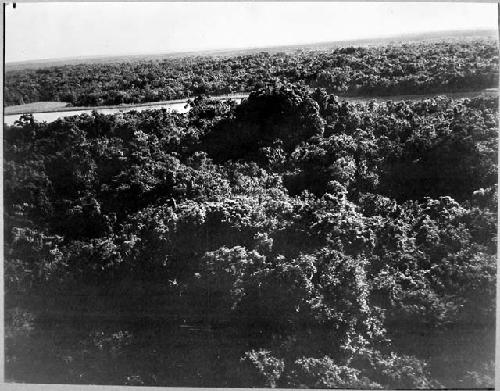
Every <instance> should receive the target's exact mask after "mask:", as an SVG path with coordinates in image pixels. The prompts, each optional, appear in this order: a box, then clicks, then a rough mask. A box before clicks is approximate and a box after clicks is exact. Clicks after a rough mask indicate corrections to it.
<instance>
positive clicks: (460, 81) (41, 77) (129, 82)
mask: <svg viewBox="0 0 500 391" xmlns="http://www.w3.org/2000/svg"><path fill="white" fill-rule="evenodd" d="M276 79H277V80H280V81H282V82H286V81H288V82H292V83H296V82H305V83H306V84H307V85H309V86H311V87H313V88H316V87H321V88H325V89H327V91H328V92H333V93H337V94H338V93H340V94H344V95H357V96H383V95H385V96H388V95H400V94H428V93H435V92H440V93H441V92H447V91H454V92H456V91H471V90H480V89H483V88H491V87H497V86H498V50H497V42H496V41H495V40H492V39H486V38H485V39H471V40H468V41H457V40H449V41H444V42H433V41H429V42H420V43H408V44H401V45H391V46H386V47H349V48H338V49H335V50H323V51H297V52H295V53H276V54H268V53H266V52H262V53H258V54H249V55H242V56H226V57H225V56H221V57H186V58H177V59H166V60H155V61H142V62H129V63H112V64H81V65H72V66H57V67H51V68H43V69H37V70H17V71H8V72H7V73H6V77H5V90H4V104H6V105H15V104H24V103H30V102H37V101H62V102H68V103H70V104H72V105H78V106H96V105H102V104H121V103H140V102H155V101H161V100H171V99H177V98H185V97H191V96H196V95H198V94H204V93H209V94H211V95H217V94H227V93H233V92H244V91H251V90H253V89H254V88H261V87H264V86H265V85H266V84H268V83H270V82H272V81H274V80H276Z"/></svg>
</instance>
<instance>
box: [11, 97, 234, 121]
mask: <svg viewBox="0 0 500 391" xmlns="http://www.w3.org/2000/svg"><path fill="white" fill-rule="evenodd" d="M241 99H242V98H232V100H234V101H236V103H238V104H239V103H241ZM186 105H187V101H184V102H174V103H165V104H151V105H139V106H124V107H113V108H99V107H94V108H89V109H84V110H71V111H54V112H52V113H33V117H34V118H35V120H36V121H39V122H43V121H46V122H52V121H55V120H56V119H58V118H62V117H71V116H75V115H81V114H91V113H92V111H93V110H95V111H97V112H98V113H102V114H114V113H120V112H122V113H125V112H128V111H132V110H135V111H144V110H159V109H166V110H168V111H170V112H174V111H175V112H178V113H186V112H188V111H189V107H186ZM21 115H22V114H9V115H5V116H4V120H3V122H4V123H5V124H7V125H13V124H14V122H15V121H17V120H18V119H19V118H20V117H21Z"/></svg>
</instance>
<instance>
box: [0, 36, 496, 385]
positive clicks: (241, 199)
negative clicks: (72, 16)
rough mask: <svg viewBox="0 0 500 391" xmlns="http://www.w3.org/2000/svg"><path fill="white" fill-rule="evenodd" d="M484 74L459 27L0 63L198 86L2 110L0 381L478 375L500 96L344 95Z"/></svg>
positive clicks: (15, 93)
mask: <svg viewBox="0 0 500 391" xmlns="http://www.w3.org/2000/svg"><path fill="white" fill-rule="evenodd" d="M450 58H453V59H454V60H453V61H450V60H449V59H450ZM497 68H498V50H497V47H496V43H495V44H493V43H484V42H483V43H478V42H472V43H470V42H466V43H463V44H453V45H452V44H450V43H433V44H419V45H408V46H401V47H398V46H396V47H385V48H369V49H364V48H360V49H351V48H348V49H337V50H335V51H333V52H331V53H322V52H319V53H301V54H296V55H293V56H290V55H281V54H278V55H266V54H259V55H255V56H248V57H237V58H232V59H218V58H212V59H209V58H195V59H184V60H169V62H168V63H167V62H165V63H158V64H153V63H150V64H144V63H140V64H120V65H92V66H84V65H81V66H72V67H67V68H65V67H61V68H54V69H47V70H40V71H23V72H20V73H14V74H7V77H6V92H5V96H6V99H7V97H9V98H8V99H10V103H12V104H14V103H19V100H20V99H22V101H24V102H27V101H31V100H48V99H57V98H60V99H63V100H66V99H67V97H66V96H64V91H65V89H67V90H68V91H69V90H71V91H72V94H73V95H72V99H71V102H73V103H74V104H89V105H92V104H100V103H101V102H108V101H109V100H113V99H115V97H116V95H114V94H116V93H119V92H120V91H125V92H126V95H127V96H128V98H127V99H139V100H141V99H149V98H150V97H149V96H148V98H146V97H145V95H144V96H143V94H144V92H145V91H146V90H147V91H150V92H151V93H154V92H155V91H157V92H158V99H165V98H166V97H167V95H162V94H164V93H165V94H170V93H172V94H173V95H172V96H180V95H186V94H192V95H196V97H195V98H194V99H192V100H190V102H189V105H190V107H191V109H190V110H189V112H188V113H186V114H179V113H175V112H168V111H166V110H145V111H142V112H137V111H131V112H126V113H117V114H113V115H105V114H100V113H98V112H97V111H94V112H93V113H92V114H91V115H87V114H82V115H80V116H74V117H65V118H61V119H58V120H56V121H54V122H50V123H47V122H37V121H35V120H34V118H33V116H32V115H30V114H27V115H23V116H21V117H20V119H19V121H17V122H16V123H15V124H14V125H13V126H5V127H4V134H3V137H4V140H3V142H4V152H3V153H4V236H5V250H4V252H5V264H4V270H5V271H4V275H5V318H6V329H5V346H6V351H5V354H6V358H5V365H6V380H7V381H16V382H26V383H80V384H110V385H111V384H113V385H148V386H188V387H196V386H200V387H286V388H370V389H378V388H381V389H383V388H392V389H394V388H473V387H483V388H484V387H493V385H494V367H495V365H494V357H495V350H494V346H495V343H494V341H495V296H496V256H497V178H498V177H497V159H498V153H497V145H498V103H499V102H498V98H497V97H488V96H477V97H474V98H462V99H452V98H449V97H445V96H439V95H438V94H436V96H435V97H434V98H429V99H421V100H418V101H392V100H387V101H385V102H375V101H371V102H367V103H349V102H346V101H344V100H342V98H339V96H338V93H339V91H346V92H348V93H352V94H358V93H359V94H371V93H377V94H378V93H380V91H382V92H385V93H389V92H391V93H395V92H397V93H400V92H402V91H407V90H411V92H412V93H414V92H415V89H414V88H422V89H423V90H426V91H434V89H435V90H436V92H442V91H443V90H444V91H446V90H448V89H453V90H455V89H457V88H458V89H465V88H472V87H474V88H476V89H477V88H479V87H491V86H492V84H494V83H496V80H498V69H497ZM187 69H189V71H186V72H185V70H187ZM389 69H391V70H392V71H390V72H389ZM264 70H265V72H264ZM320 70H321V71H320ZM181 73H182V74H183V75H184V76H183V77H184V78H183V77H180V76H179V75H180V74H181ZM278 74H279V75H281V76H282V77H275V76H276V75H278ZM382 74H383V75H384V76H383V77H382V76H381V75H382ZM200 75H202V76H200ZM320 75H323V76H320ZM339 75H342V76H343V78H344V79H343V80H344V81H343V82H340V81H339V79H338V77H339ZM285 76H286V77H285ZM268 77H270V78H273V79H272V80H271V81H270V82H269V83H267V82H265V83H264V81H265V79H266V78H268ZM27 80H29V82H28V81H27ZM261 82H263V83H264V84H263V85H260V84H259V83H261ZM27 83H28V84H27ZM132 85H134V86H135V87H133V88H130V86H132ZM147 86H149V87H147ZM148 88H149V89H148ZM198 88H201V89H198ZM225 88H227V89H235V90H239V89H241V90H247V89H251V93H250V95H249V97H248V98H247V99H244V100H243V101H242V103H241V104H239V105H237V104H236V103H235V102H234V101H231V100H229V101H220V100H217V99H214V98H212V97H210V96H209V95H208V93H216V92H217V91H218V90H219V89H221V90H222V89H225ZM122 89H123V90H122ZM170 90H172V91H170ZM89 91H93V92H89ZM166 91H170V92H166ZM225 92H228V91H225ZM42 94H47V95H46V96H45V95H44V96H41V95H42ZM177 94H179V95H177ZM120 96H121V95H120ZM168 97H171V96H170V95H168ZM8 101H9V100H8Z"/></svg>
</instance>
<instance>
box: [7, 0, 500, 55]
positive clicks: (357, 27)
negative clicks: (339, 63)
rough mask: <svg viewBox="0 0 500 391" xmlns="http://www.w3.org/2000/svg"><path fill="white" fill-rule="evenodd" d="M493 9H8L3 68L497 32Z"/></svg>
mask: <svg viewBox="0 0 500 391" xmlns="http://www.w3.org/2000/svg"><path fill="white" fill-rule="evenodd" d="M497 26H498V12H497V5H496V4H495V3H482V4H478V3H428V2H424V3H408V2H406V3H394V2H391V3H353V2H349V3H346V2H341V3H332V2H318V3H313V2H304V3H301V2H291V3H284V2H276V3H273V2H235V3H234V2H233V3H228V2H220V3H217V2H204V3H188V2H170V3H163V2H162V3H160V2H153V3H144V2H143V3H133V2H122V3H119V2H110V3H17V7H16V9H13V8H12V5H7V9H6V25H5V34H6V37H5V51H6V62H17V61H26V60H39V59H56V58H68V57H82V56H102V55H123V54H160V53H168V52H179V51H193V50H206V49H232V48H248V47H250V48H251V47H265V46H276V45H286V44H301V43H314V42H325V41H337V40H351V39H363V38H378V37H388V36H395V35H400V34H408V33H419V32H431V31H444V30H462V29H463V30H466V29H476V28H481V29H483V28H486V29H496V28H497Z"/></svg>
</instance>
